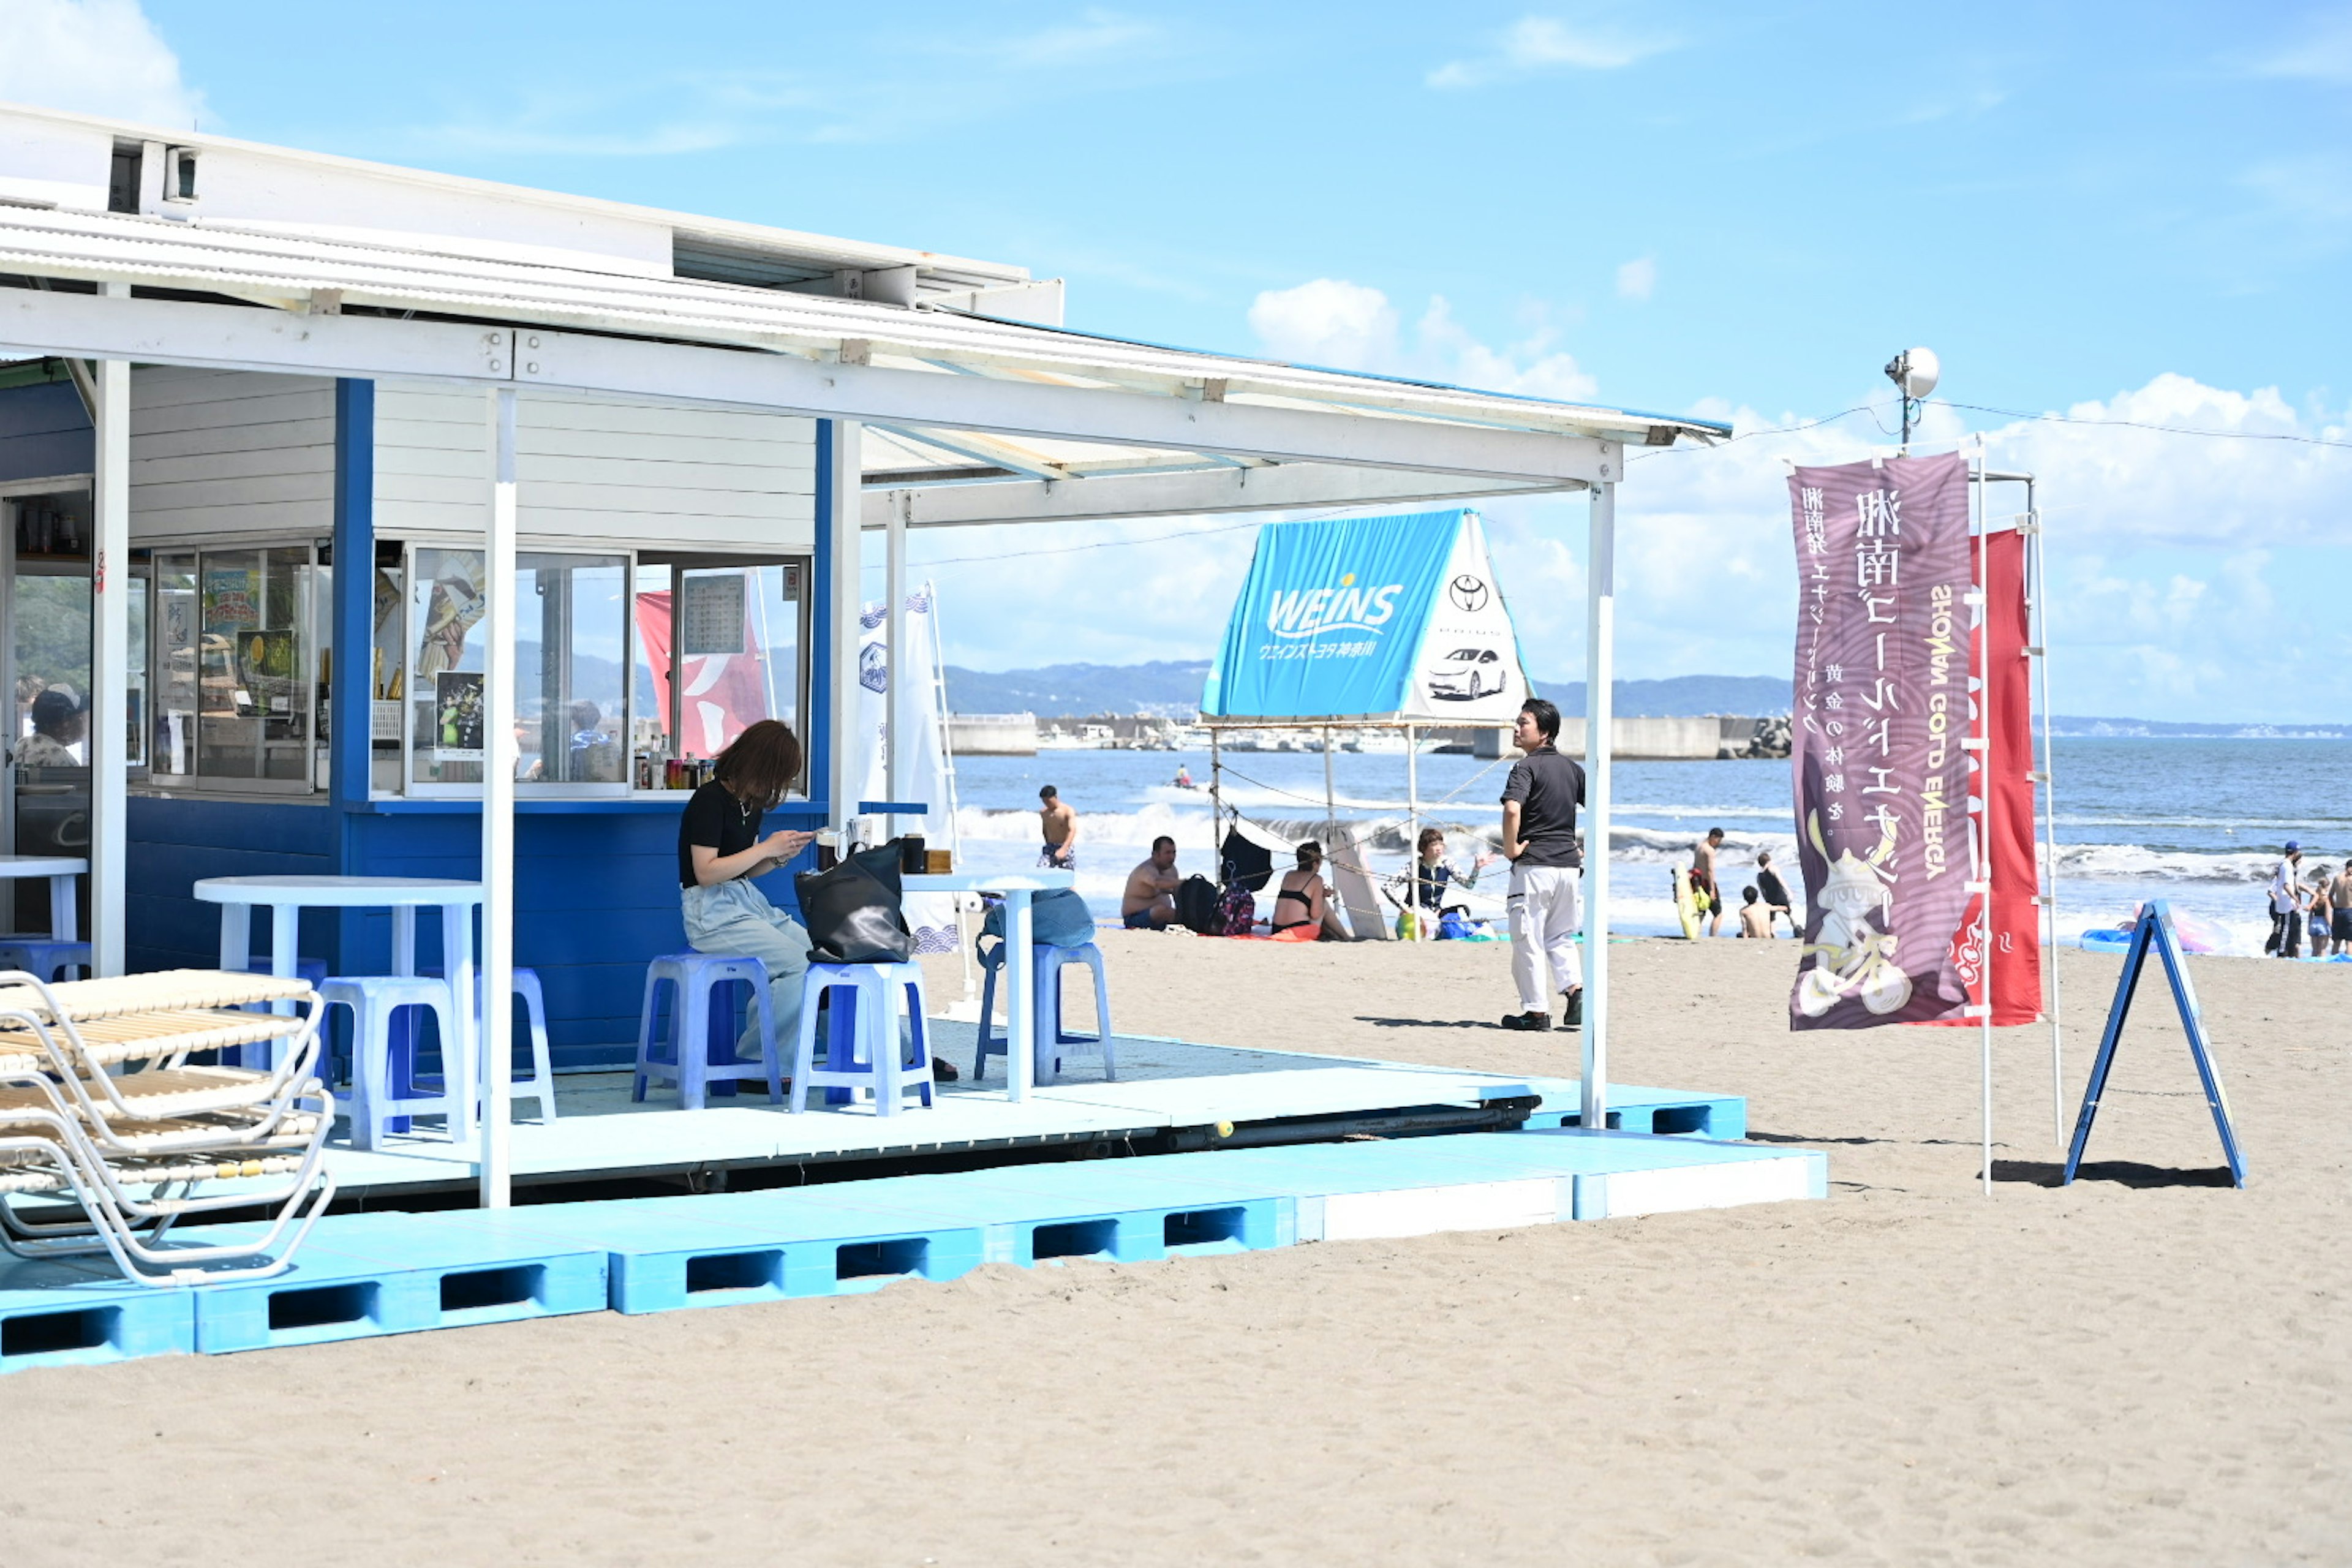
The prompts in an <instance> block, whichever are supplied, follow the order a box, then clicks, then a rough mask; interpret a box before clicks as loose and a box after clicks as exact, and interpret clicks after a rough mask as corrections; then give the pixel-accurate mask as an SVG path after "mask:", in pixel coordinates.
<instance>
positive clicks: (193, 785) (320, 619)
mask: <svg viewBox="0 0 2352 1568" xmlns="http://www.w3.org/2000/svg"><path fill="white" fill-rule="evenodd" d="M273 550H299V551H302V552H305V553H306V555H307V556H308V559H307V561H305V562H304V563H303V565H305V566H307V568H308V569H309V574H310V576H309V581H310V588H309V590H308V592H307V594H304V595H300V596H301V597H302V598H305V599H307V601H308V603H307V604H306V605H304V606H303V608H304V611H305V612H306V615H305V620H306V622H307V624H306V625H305V626H304V627H303V630H304V633H305V637H306V642H305V646H304V648H303V658H302V660H301V664H302V678H301V686H300V695H301V713H302V742H301V751H302V754H303V768H302V776H301V777H300V778H299V779H268V778H232V777H226V776H223V775H219V774H211V773H205V771H204V742H203V738H202V737H203V732H204V731H203V710H202V706H201V703H202V692H203V680H204V628H203V616H202V615H201V613H200V614H199V615H198V616H196V617H195V620H194V627H195V637H196V645H195V647H194V649H192V650H191V651H192V652H193V653H194V658H195V665H194V679H195V680H196V682H197V691H198V702H199V707H198V709H197V713H196V723H195V724H194V726H193V727H192V728H191V729H190V731H189V735H188V761H189V764H190V766H189V771H188V772H186V773H165V772H163V771H161V770H159V769H158V768H157V767H156V766H155V765H154V759H155V752H156V745H155V723H156V721H157V720H158V718H159V717H160V716H161V713H160V707H159V704H160V700H161V696H162V693H163V691H164V689H165V688H166V686H167V684H168V672H166V671H164V670H163V669H161V668H159V661H162V660H166V659H168V658H170V650H169V649H168V648H167V647H164V645H163V594H162V593H161V592H160V591H159V590H158V588H157V584H156V577H157V573H158V570H159V563H160V561H161V560H162V559H163V558H167V557H171V556H177V555H184V556H188V557H190V558H192V559H193V560H194V563H195V569H194V574H193V576H192V578H191V581H192V583H193V584H194V586H193V587H192V588H191V589H190V592H192V593H194V594H195V595H197V598H198V601H199V604H201V602H202V598H203V595H204V591H205V590H204V583H205V564H204V563H205V556H207V555H217V554H236V553H243V552H259V553H262V554H264V555H265V556H266V555H267V553H268V552H270V551H273ZM327 554H328V552H327V551H326V550H325V549H324V548H323V547H322V546H321V544H320V541H319V540H318V539H316V538H315V537H308V536H306V537H302V538H299V539H298V538H289V537H285V536H273V537H268V538H262V539H244V538H227V539H212V540H204V539H197V540H180V541H169V542H166V541H142V542H141V543H140V544H139V545H138V546H137V548H136V551H135V552H134V557H133V565H132V568H131V569H132V571H133V572H134V573H135V574H138V575H140V576H142V577H143V578H144V579H145V581H146V585H147V593H146V601H147V603H146V622H147V626H146V630H147V661H146V698H145V700H146V706H147V717H146V737H145V739H146V746H145V752H144V757H145V761H144V763H143V765H141V764H134V765H133V766H132V768H131V779H132V781H133V782H135V783H140V784H144V785H145V786H146V787H147V788H148V789H149V790H150V791H151V792H157V793H164V794H171V795H282V796H303V795H322V794H324V793H325V791H326V788H327V785H326V783H325V781H324V780H323V779H322V778H321V776H320V774H321V772H322V770H323V768H324V765H325V757H326V752H325V747H324V743H323V742H321V741H320V733H319V667H320V656H321V654H322V653H324V652H325V645H326V644H327V643H329V642H331V640H332V637H333V635H334V622H333V595H332V592H331V590H329V591H326V592H322V591H321V589H322V583H321V579H320V572H321V571H322V570H329V569H331V568H329V567H328V566H327V563H326V559H325V558H326V556H327Z"/></svg>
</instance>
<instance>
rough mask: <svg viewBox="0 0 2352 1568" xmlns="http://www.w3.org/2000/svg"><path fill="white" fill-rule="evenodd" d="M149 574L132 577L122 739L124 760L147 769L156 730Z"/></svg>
mask: <svg viewBox="0 0 2352 1568" xmlns="http://www.w3.org/2000/svg"><path fill="white" fill-rule="evenodd" d="M149 576H150V574H149V573H147V572H146V571H143V570H142V571H138V572H134V573H132V574H131V577H130V579H129V581H130V584H131V605H130V612H131V656H130V658H129V659H128V660H127V670H126V673H127V676H128V682H129V687H130V689H129V691H128V692H127V693H126V694H125V700H124V702H123V715H122V721H123V724H124V726H125V727H126V729H127V730H128V731H129V732H128V733H127V734H126V735H125V736H124V737H123V741H124V751H123V760H124V761H125V762H127V763H130V765H131V766H132V767H134V768H143V767H145V766H146V765H147V742H148V737H149V735H150V733H151V732H152V730H153V729H154V722H153V720H152V703H150V702H149V701H148V683H149V679H150V676H149V670H148V664H147V603H148V600H149V599H150V597H152V589H151V584H150V582H149Z"/></svg>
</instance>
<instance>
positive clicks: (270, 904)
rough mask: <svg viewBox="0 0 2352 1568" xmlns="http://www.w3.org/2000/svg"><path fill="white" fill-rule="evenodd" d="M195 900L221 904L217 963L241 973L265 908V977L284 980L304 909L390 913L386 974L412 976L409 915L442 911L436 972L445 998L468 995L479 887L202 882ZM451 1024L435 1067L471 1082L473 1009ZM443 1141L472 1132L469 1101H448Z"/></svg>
mask: <svg viewBox="0 0 2352 1568" xmlns="http://www.w3.org/2000/svg"><path fill="white" fill-rule="evenodd" d="M195 896H196V898H197V900H199V901H201V902H204V903H207V904H218V905H220V906H221V936H220V965H221V967H222V968H223V969H226V970H227V971H228V972H229V973H233V974H235V973H243V972H244V970H245V966H246V965H247V963H250V962H251V961H252V957H253V911H254V910H255V908H256V907H257V906H259V907H263V908H267V909H268V910H269V972H270V973H272V974H277V975H281V976H286V977H289V978H290V977H291V976H292V975H293V973H294V964H295V960H296V958H297V956H298V953H297V947H298V944H299V917H300V915H301V912H302V911H303V910H381V909H389V910H392V970H393V973H395V974H414V973H416V911H417V910H420V909H437V910H440V911H441V964H442V973H445V974H446V975H447V976H448V980H449V991H450V994H451V995H452V996H459V997H464V996H471V995H473V994H474V911H475V910H477V909H478V908H480V907H481V902H482V885H481V884H480V883H479V882H459V881H452V880H446V879H442V878H438V877H206V878H205V879H203V880H201V881H199V882H198V883H197V884H196V885H195ZM451 1011H452V1012H453V1013H454V1014H455V1016H456V1017H457V1039H456V1040H455V1041H453V1042H450V1045H451V1046H452V1047H454V1050H453V1051H452V1053H451V1054H453V1055H454V1056H455V1057H456V1058H457V1059H456V1060H455V1061H445V1062H443V1063H442V1064H441V1073H442V1080H443V1081H444V1082H446V1083H448V1084H452V1085H457V1084H470V1083H472V1082H473V1081H474V1071H473V1068H474V1031H475V1029H476V1028H477V1027H478V1025H477V1023H476V1020H475V1010H474V1009H473V1008H471V1007H468V1006H465V1005H462V1004H461V1005H458V1006H457V1007H455V1008H453V1009H452V1010H451ZM449 1104H450V1110H449V1137H450V1141H451V1142H458V1141H460V1140H462V1139H464V1138H465V1137H467V1135H468V1134H470V1133H471V1131H473V1125H474V1113H473V1104H474V1097H473V1096H472V1095H470V1094H465V1093H452V1094H451V1095H450V1097H449Z"/></svg>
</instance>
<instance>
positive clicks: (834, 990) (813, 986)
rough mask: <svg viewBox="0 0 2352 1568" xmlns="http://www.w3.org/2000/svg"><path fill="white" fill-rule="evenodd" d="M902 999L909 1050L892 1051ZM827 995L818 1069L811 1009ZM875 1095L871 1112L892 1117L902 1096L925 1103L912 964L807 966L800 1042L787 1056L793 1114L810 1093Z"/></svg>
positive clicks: (917, 986)
mask: <svg viewBox="0 0 2352 1568" xmlns="http://www.w3.org/2000/svg"><path fill="white" fill-rule="evenodd" d="M902 991H903V994H905V996H906V999H907V1015H908V1023H909V1025H910V1026H911V1028H910V1034H911V1040H910V1041H909V1048H908V1050H906V1051H904V1052H902V1051H901V1050H900V1049H899V1046H898V998H899V996H900V994H901V993H902ZM827 993H831V994H832V1004H831V1005H830V1006H827V1007H826V1008H825V1012H826V1016H827V1022H826V1033H825V1051H824V1067H822V1068H820V1067H818V1066H817V1065H816V1059H815V1058H816V1018H817V1009H818V1008H819V1007H820V1006H822V1005H824V1004H825V998H826V994H827ZM817 1087H825V1088H833V1089H851V1090H855V1089H872V1090H873V1091H874V1113H875V1114H876V1115H877V1116H896V1115H898V1111H899V1109H900V1106H899V1099H900V1097H901V1096H903V1095H904V1094H905V1093H906V1092H907V1091H908V1089H913V1090H915V1091H916V1092H917V1093H919V1094H920V1095H921V1096H922V1099H923V1105H924V1106H925V1108H926V1109H928V1108H929V1106H930V1104H931V1045H930V1031H929V1026H927V1025H926V1024H925V1022H924V1008H923V966H922V965H921V964H919V963H812V964H810V965H809V966H808V974H807V977H806V978H804V979H803V981H802V982H801V1037H800V1045H799V1048H798V1050H797V1051H795V1053H794V1054H793V1115H795V1116H797V1115H799V1114H800V1113H801V1112H802V1111H803V1110H807V1109H808V1091H809V1090H810V1089H813V1088H817Z"/></svg>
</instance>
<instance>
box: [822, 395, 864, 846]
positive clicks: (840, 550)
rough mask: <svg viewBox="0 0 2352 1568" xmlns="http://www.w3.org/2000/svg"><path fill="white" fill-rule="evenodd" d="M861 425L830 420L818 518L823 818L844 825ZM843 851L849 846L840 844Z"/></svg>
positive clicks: (857, 764)
mask: <svg viewBox="0 0 2352 1568" xmlns="http://www.w3.org/2000/svg"><path fill="white" fill-rule="evenodd" d="M863 433H864V426H861V425H859V424H858V422H857V421H856V420H855V419H836V420H835V421H834V422H833V491H832V493H833V508H832V515H831V516H830V517H827V518H824V520H823V524H824V529H825V537H826V539H827V541H828V542H829V546H830V549H831V552H832V559H833V604H832V605H831V606H830V609H831V611H832V620H833V689H832V690H831V691H828V692H826V693H825V694H824V696H825V703H824V713H825V726H826V734H827V736H828V738H829V740H830V742H831V744H830V748H829V755H830V757H831V761H832V767H831V773H832V775H833V776H832V777H830V778H828V779H826V780H825V781H824V789H825V801H826V806H825V812H826V816H825V820H826V821H827V822H828V823H829V824H830V825H831V826H833V827H834V828H835V830H836V831H838V830H841V829H845V828H846V827H847V826H849V820H850V818H851V817H854V816H856V815H857V781H858V780H859V779H860V778H861V777H863V776H864V773H865V766H866V756H865V752H864V750H863V748H861V747H860V746H859V745H858V743H857V650H858V646H859V644H860V643H861V642H862V641H863V640H864V639H863V638H862V637H859V635H858V632H859V627H858V625H857V617H858V616H859V614H860V613H861V611H862V610H863V609H864V607H865V606H864V605H863V604H862V603H861V598H862V593H863V590H862V588H861V586H860V584H861V580H862V578H863V574H864V572H865V560H864V557H863V556H862V555H861V553H860V552H861V551H863V550H864V548H865V543H866V541H865V535H864V533H863V532H862V531H860V529H859V527H858V524H859V523H860V521H863V519H864V516H865V513H864V510H863V508H864V505H865V495H864V488H863V487H864V484H865V479H864V469H865V463H864V459H863V458H862V456H861V455H860V451H859V448H860V447H861V446H862V445H863V442H862V441H861V439H860V437H861V436H862V435H863ZM847 847H848V846H847V845H846V844H845V845H844V846H843V848H844V849H846V848H847Z"/></svg>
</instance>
